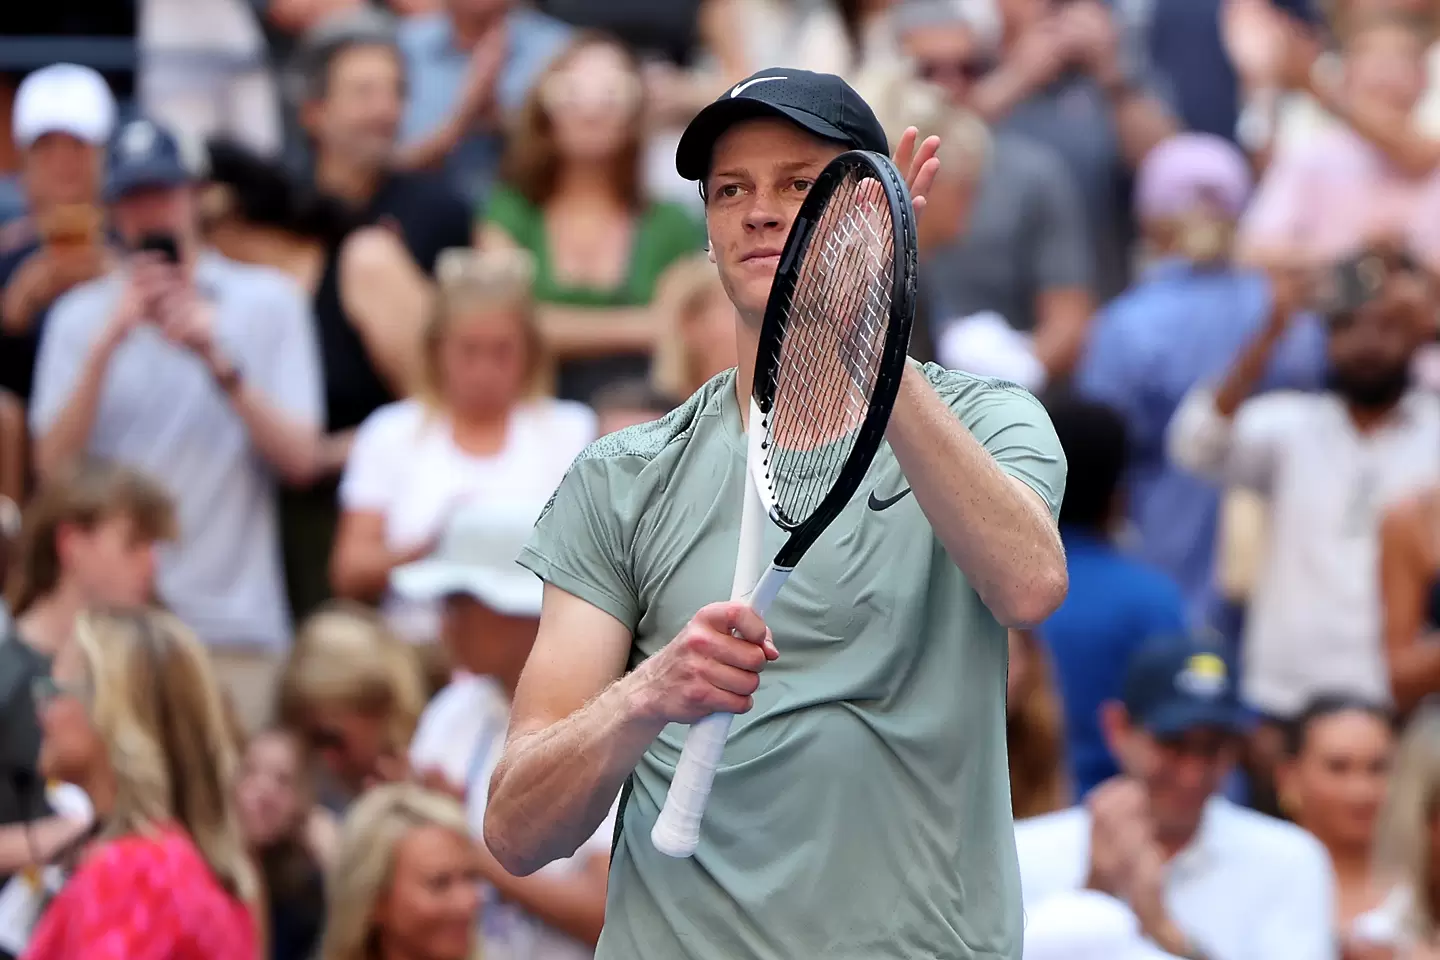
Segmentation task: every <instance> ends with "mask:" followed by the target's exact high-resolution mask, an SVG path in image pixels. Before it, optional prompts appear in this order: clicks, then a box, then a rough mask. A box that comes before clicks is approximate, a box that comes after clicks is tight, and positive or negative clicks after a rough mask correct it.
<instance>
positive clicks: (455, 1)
mask: <svg viewBox="0 0 1440 960" xmlns="http://www.w3.org/2000/svg"><path fill="white" fill-rule="evenodd" d="M513 3H514V0H445V7H446V9H448V10H449V11H450V14H451V16H453V17H455V18H457V19H462V20H465V19H476V20H488V19H490V18H491V17H497V16H499V15H500V14H502V13H505V12H506V11H507V10H509V9H510V7H511V6H512V5H513Z"/></svg>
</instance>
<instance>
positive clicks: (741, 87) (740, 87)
mask: <svg viewBox="0 0 1440 960" xmlns="http://www.w3.org/2000/svg"><path fill="white" fill-rule="evenodd" d="M789 79H790V78H789V77H756V78H755V79H754V80H746V81H745V82H744V83H737V84H736V85H735V89H734V90H731V91H730V96H731V97H732V98H733V97H738V96H740V94H742V93H744V92H745V91H746V90H747V89H749V88H750V87H753V86H755V84H757V83H764V82H765V81H767V80H789Z"/></svg>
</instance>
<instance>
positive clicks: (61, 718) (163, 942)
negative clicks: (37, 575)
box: [25, 610, 259, 960]
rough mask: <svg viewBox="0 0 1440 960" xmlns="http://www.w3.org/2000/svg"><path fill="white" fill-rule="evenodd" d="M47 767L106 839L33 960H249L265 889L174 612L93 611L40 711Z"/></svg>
mask: <svg viewBox="0 0 1440 960" xmlns="http://www.w3.org/2000/svg"><path fill="white" fill-rule="evenodd" d="M40 722H41V726H42V727H43V729H44V732H45V739H44V743H43V746H42V747H41V753H40V762H41V772H42V773H43V774H44V775H45V776H47V777H51V778H55V779H59V780H63V781H66V782H70V783H74V784H76V785H77V786H80V787H81V788H83V789H84V790H85V793H86V795H87V796H89V797H90V798H91V800H92V802H93V803H94V804H95V812H96V816H97V818H98V821H99V822H100V823H101V824H103V825H104V826H103V829H102V832H101V833H100V834H99V835H98V836H97V837H96V838H95V840H94V841H93V842H92V844H91V847H90V849H89V850H88V851H87V852H86V855H85V857H84V859H83V860H82V861H81V862H80V865H79V867H78V869H77V870H76V871H75V874H74V876H72V877H71V878H70V881H69V882H68V883H67V884H66V885H65V888H64V889H63V890H62V891H61V892H60V894H59V895H58V896H57V897H56V899H55V900H54V902H53V903H51V904H50V906H49V908H48V909H47V910H46V911H45V913H44V915H43V916H42V917H41V920H40V925H39V927H38V928H37V929H36V931H35V936H34V939H33V940H32V942H31V944H30V948H29V950H28V951H27V952H26V954H25V955H26V957H27V958H34V960H70V958H73V957H82V956H83V957H95V958H99V957H122V956H124V957H130V956H139V955H142V954H144V953H153V954H161V955H164V956H166V957H171V958H174V960H254V957H255V956H256V953H257V940H258V937H257V931H256V921H255V917H254V915H253V913H252V910H253V909H254V908H255V906H256V904H257V902H258V896H259V889H258V887H259V883H258V880H257V878H256V876H255V873H254V870H253V868H252V866H251V864H250V860H249V858H248V857H247V856H246V854H245V848H244V842H243V840H242V839H241V836H240V829H239V826H238V823H237V820H236V816H235V809H234V806H233V802H232V799H231V790H232V788H233V782H232V778H233V776H234V773H235V750H234V747H233V741H232V740H231V737H230V729H229V726H228V724H227V723H226V719H225V710H224V708H223V706H222V704H221V694H220V688H219V685H218V684H217V683H216V680H215V677H214V676H213V675H212V674H211V671H210V665H209V660H208V658H207V657H206V654H205V649H204V647H202V646H201V645H200V642H199V641H198V639H197V638H196V637H195V636H194V635H193V634H192V633H190V631H189V630H187V629H186V628H185V626H184V625H183V624H181V623H180V621H179V620H177V619H176V618H175V617H173V616H170V615H169V614H161V613H150V612H141V611H133V610H132V611H119V612H115V613H104V614H87V615H85V616H83V617H81V618H80V620H79V622H78V623H77V624H76V628H75V643H72V644H67V645H66V646H65V647H63V648H61V650H60V652H59V655H58V656H57V658H56V661H55V672H54V678H53V680H52V681H51V682H50V683H49V684H48V685H47V692H46V694H45V697H44V699H43V702H42V704H41V707H40Z"/></svg>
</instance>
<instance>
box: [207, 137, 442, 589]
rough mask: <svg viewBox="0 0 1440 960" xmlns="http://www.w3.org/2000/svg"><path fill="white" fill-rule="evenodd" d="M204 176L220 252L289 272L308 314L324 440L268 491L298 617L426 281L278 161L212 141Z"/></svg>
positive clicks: (411, 330) (400, 369)
mask: <svg viewBox="0 0 1440 960" xmlns="http://www.w3.org/2000/svg"><path fill="white" fill-rule="evenodd" d="M210 181H211V185H210V186H209V187H207V189H206V192H205V194H204V197H203V206H204V211H205V214H206V225H207V234H208V236H209V238H210V240H211V242H212V243H214V244H215V246H216V248H217V249H218V250H220V251H221V252H222V253H223V254H225V255H226V256H229V257H231V258H232V259H235V260H238V261H240V262H243V263H253V264H259V265H262V266H270V267H275V268H277V269H279V270H281V271H283V272H285V273H287V274H289V275H290V277H291V279H293V280H294V281H296V283H297V284H299V286H300V288H301V290H302V291H304V292H305V293H306V294H308V295H309V297H310V303H311V308H312V310H313V311H314V314H315V322H316V327H317V329H318V333H319V345H320V367H321V371H322V374H323V376H324V381H325V442H324V444H323V445H322V448H321V455H320V461H321V462H320V464H319V466H318V468H317V472H318V479H317V480H316V481H315V482H314V483H312V484H311V485H310V486H308V487H305V488H303V489H302V488H295V487H291V488H288V489H286V490H285V491H284V492H283V494H282V497H281V501H280V505H281V540H282V543H283V545H284V553H285V577H286V586H287V593H288V595H289V598H290V605H291V609H292V612H293V613H294V615H295V617H297V618H303V617H305V616H307V615H308V614H310V613H311V612H313V611H314V610H315V608H316V607H318V606H319V605H320V604H321V603H323V602H324V601H326V600H328V599H329V598H330V585H329V579H328V577H327V575H326V571H327V568H328V566H329V561H330V550H331V547H332V546H333V544H334V541H335V528H336V524H337V522H338V519H339V508H338V488H339V474H340V471H341V470H342V468H343V467H344V466H345V461H346V460H347V459H348V458H349V456H350V449H351V446H352V444H353V441H354V438H355V431H356V428H357V427H359V425H360V424H361V423H362V422H363V421H364V420H365V418H366V417H368V416H369V415H370V414H372V413H374V412H375V410H376V409H378V408H379V407H381V406H383V405H384V404H386V403H390V402H392V401H394V400H395V399H396V398H397V397H402V396H407V395H409V394H410V393H411V392H412V390H413V389H414V387H415V386H416V384H417V382H418V380H419V378H420V373H419V368H420V340H421V330H422V328H423V327H424V324H425V316H426V313H427V311H428V310H429V309H430V307H431V299H432V290H431V287H430V283H429V281H428V280H427V278H426V276H425V274H424V273H423V272H422V271H421V270H420V269H419V268H418V267H417V266H416V265H415V263H414V261H413V260H411V258H410V255H409V254H408V253H407V252H406V249H405V246H404V243H403V242H402V241H401V239H400V238H399V237H397V236H396V235H395V234H394V232H393V231H391V230H388V229H386V228H385V227H379V226H357V225H356V223H355V222H354V220H353V217H352V215H351V214H350V212H349V211H347V210H346V209H345V208H344V206H343V205H342V204H340V203H338V202H337V201H335V200H334V199H333V198H330V197H326V196H323V195H320V194H317V193H315V192H314V191H313V190H312V189H309V188H307V187H304V186H301V185H299V184H297V183H295V182H294V181H293V180H292V179H291V178H290V176H289V175H288V174H287V173H286V171H285V170H284V169H283V168H281V167H280V166H279V165H278V164H275V163H273V162H270V161H266V160H264V159H262V158H260V157H257V156H255V155H253V154H251V153H249V152H247V151H245V150H244V149H243V148H240V147H238V146H236V145H234V144H229V143H223V142H222V143H212V144H211V145H210Z"/></svg>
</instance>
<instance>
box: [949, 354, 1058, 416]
mask: <svg viewBox="0 0 1440 960" xmlns="http://www.w3.org/2000/svg"><path fill="white" fill-rule="evenodd" d="M920 370H921V372H922V373H924V374H925V379H926V380H928V381H930V386H931V387H933V388H934V389H935V392H936V393H937V394H938V395H939V396H940V399H942V400H944V401H945V402H946V404H948V405H949V406H950V409H952V410H954V411H955V412H956V413H958V414H960V416H961V417H962V419H968V418H969V416H970V415H974V416H978V415H980V414H981V413H982V412H984V413H993V412H994V411H995V410H996V409H997V408H999V409H1003V410H1005V411H1007V412H1008V413H1010V415H1012V416H1013V417H1014V418H1015V419H1031V420H1044V419H1046V414H1045V408H1044V406H1043V405H1041V403H1040V401H1039V400H1038V399H1036V397H1035V395H1034V394H1033V393H1031V392H1030V391H1029V390H1026V389H1025V388H1024V387H1022V386H1020V384H1018V383H1015V382H1014V381H1013V380H1004V379H1001V378H999V377H982V376H978V375H976V374H973V373H966V372H964V371H963V370H951V369H948V368H946V367H942V366H941V365H940V364H938V363H926V364H923V365H922V366H921V367H920Z"/></svg>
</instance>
